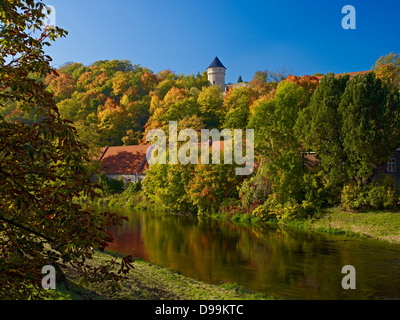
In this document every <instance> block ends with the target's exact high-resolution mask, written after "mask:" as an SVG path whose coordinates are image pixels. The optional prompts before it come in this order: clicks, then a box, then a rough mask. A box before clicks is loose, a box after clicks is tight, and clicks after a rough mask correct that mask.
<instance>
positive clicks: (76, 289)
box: [50, 253, 271, 300]
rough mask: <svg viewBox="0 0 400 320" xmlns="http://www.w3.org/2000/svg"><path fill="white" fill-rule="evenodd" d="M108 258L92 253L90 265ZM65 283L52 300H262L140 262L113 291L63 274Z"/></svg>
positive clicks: (236, 288)
mask: <svg viewBox="0 0 400 320" xmlns="http://www.w3.org/2000/svg"><path fill="white" fill-rule="evenodd" d="M108 257H109V256H108V255H107V254H104V253H96V255H95V259H94V264H100V263H101V262H102V261H103V260H105V259H107V258H108ZM66 274H67V276H68V279H69V284H68V288H66V287H65V285H58V286H57V289H56V290H53V291H51V292H50V299H52V300H88V299H90V300H94V299H101V300H264V299H271V298H269V297H266V296H265V295H263V294H260V293H248V292H245V290H244V289H243V288H242V287H241V286H239V285H238V284H229V283H228V284H223V285H213V284H208V283H204V282H201V281H198V280H196V279H191V278H188V277H185V276H183V275H182V274H181V273H180V272H174V271H172V270H170V269H167V268H162V267H159V266H156V265H153V264H151V263H148V262H146V261H143V260H135V262H134V269H133V270H130V272H129V273H128V275H127V276H126V279H125V280H124V281H123V282H122V283H121V285H120V288H119V289H118V290H117V291H116V292H112V291H110V290H109V289H108V288H107V287H106V286H104V284H96V285H94V284H91V285H80V286H79V285H77V283H78V282H79V277H78V276H77V275H76V274H73V273H72V272H68V271H67V272H66Z"/></svg>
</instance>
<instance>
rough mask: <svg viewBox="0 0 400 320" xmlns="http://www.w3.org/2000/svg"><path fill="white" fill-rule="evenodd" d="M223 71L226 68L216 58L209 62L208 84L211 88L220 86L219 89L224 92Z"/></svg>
mask: <svg viewBox="0 0 400 320" xmlns="http://www.w3.org/2000/svg"><path fill="white" fill-rule="evenodd" d="M225 70H226V68H225V67H224V65H223V64H222V63H221V61H220V60H219V59H218V57H215V59H214V60H213V61H212V62H211V64H210V65H209V66H208V68H207V75H208V81H210V83H211V84H212V85H213V86H220V87H221V89H222V90H224V89H225Z"/></svg>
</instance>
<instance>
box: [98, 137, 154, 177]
mask: <svg viewBox="0 0 400 320" xmlns="http://www.w3.org/2000/svg"><path fill="white" fill-rule="evenodd" d="M150 146H151V145H150V144H149V145H134V146H121V147H106V148H105V149H104V151H103V154H102V156H101V157H100V161H101V167H102V170H103V171H104V172H105V173H106V174H135V173H137V174H140V173H143V172H144V171H146V170H147V169H148V168H149V165H148V163H147V161H145V159H146V153H147V150H148V149H149V147H150ZM142 164H143V166H142Z"/></svg>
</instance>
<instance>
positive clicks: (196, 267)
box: [108, 209, 400, 300]
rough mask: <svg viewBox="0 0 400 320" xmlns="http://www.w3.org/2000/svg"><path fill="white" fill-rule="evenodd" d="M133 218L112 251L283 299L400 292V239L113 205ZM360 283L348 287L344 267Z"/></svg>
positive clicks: (383, 295) (363, 296) (395, 296)
mask: <svg viewBox="0 0 400 320" xmlns="http://www.w3.org/2000/svg"><path fill="white" fill-rule="evenodd" d="M112 210H113V211H117V212H119V213H120V214H123V215H125V216H127V217H128V218H129V220H128V221H127V222H124V223H123V225H122V226H119V227H113V228H112V229H111V230H110V231H111V233H112V235H113V237H114V242H113V243H112V244H111V245H110V246H109V247H108V249H109V250H112V251H115V252H119V253H123V254H131V255H133V256H134V257H139V258H142V259H144V260H146V261H149V262H151V263H154V264H156V265H159V266H162V267H167V268H169V269H171V270H173V271H177V272H181V273H182V274H183V275H185V276H188V277H191V278H195V279H198V280H201V281H204V282H208V283H213V284H221V283H225V282H231V283H238V284H240V285H241V286H242V287H243V288H244V289H245V290H247V291H249V292H261V293H265V294H266V295H272V296H274V297H276V298H282V299H306V300H308V299H320V300H324V299H335V300H337V299H340V300H342V299H357V300H364V299H399V298H400V245H396V244H389V243H386V242H383V241H379V240H372V239H364V238H350V237H345V236H333V235H328V234H323V233H317V232H305V231H298V230H296V231H294V230H290V229H282V228H273V227H265V226H264V227H256V226H245V225H238V224H235V223H233V222H229V221H217V220H207V219H198V218H196V217H191V216H183V215H165V214H158V213H149V212H138V211H132V210H127V209H112ZM345 265H351V266H354V268H355V272H356V273H355V275H356V278H355V283H356V289H347V290H345V289H343V287H342V279H343V277H345V276H346V274H342V267H343V266H345Z"/></svg>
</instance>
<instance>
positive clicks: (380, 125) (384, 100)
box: [339, 72, 400, 183]
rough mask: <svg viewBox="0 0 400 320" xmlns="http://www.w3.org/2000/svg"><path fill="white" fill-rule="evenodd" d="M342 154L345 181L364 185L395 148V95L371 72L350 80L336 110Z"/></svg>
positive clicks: (399, 115)
mask: <svg viewBox="0 0 400 320" xmlns="http://www.w3.org/2000/svg"><path fill="white" fill-rule="evenodd" d="M339 113H340V114H341V116H342V136H343V150H344V152H345V154H346V158H347V162H346V163H345V170H346V172H347V175H348V176H349V178H352V179H355V180H357V181H359V182H362V183H366V181H367V179H368V178H369V177H370V176H371V174H372V173H373V169H374V168H375V167H376V166H378V165H380V164H381V163H383V162H385V161H387V159H388V158H389V157H390V156H391V155H392V154H393V152H394V151H395V150H396V148H398V146H399V128H400V122H399V121H400V105H399V96H398V93H394V92H393V91H392V90H391V89H390V87H389V86H388V85H387V84H386V83H384V82H383V81H382V80H380V79H379V78H377V77H376V76H375V73H374V72H369V73H367V74H365V75H357V76H355V77H353V78H352V80H350V82H349V83H348V85H347V87H346V90H345V92H344V93H343V96H342V99H341V103H340V106H339Z"/></svg>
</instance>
